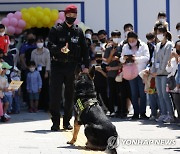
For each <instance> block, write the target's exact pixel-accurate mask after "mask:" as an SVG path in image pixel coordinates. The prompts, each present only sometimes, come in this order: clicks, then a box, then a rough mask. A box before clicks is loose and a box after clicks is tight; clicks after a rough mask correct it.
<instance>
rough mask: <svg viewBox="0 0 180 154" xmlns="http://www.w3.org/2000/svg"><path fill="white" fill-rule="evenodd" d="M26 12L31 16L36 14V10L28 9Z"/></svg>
mask: <svg viewBox="0 0 180 154" xmlns="http://www.w3.org/2000/svg"><path fill="white" fill-rule="evenodd" d="M28 12H29V14H30V15H31V16H34V15H35V14H36V9H35V8H33V7H30V8H29V9H28Z"/></svg>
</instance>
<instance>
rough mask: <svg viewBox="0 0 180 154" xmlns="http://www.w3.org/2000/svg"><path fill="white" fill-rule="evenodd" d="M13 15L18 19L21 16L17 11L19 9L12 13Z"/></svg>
mask: <svg viewBox="0 0 180 154" xmlns="http://www.w3.org/2000/svg"><path fill="white" fill-rule="evenodd" d="M14 17H15V18H16V19H18V20H19V19H21V18H22V13H21V12H19V11H16V12H15V13H14Z"/></svg>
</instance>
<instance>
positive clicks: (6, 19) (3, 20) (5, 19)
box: [1, 18, 9, 26]
mask: <svg viewBox="0 0 180 154" xmlns="http://www.w3.org/2000/svg"><path fill="white" fill-rule="evenodd" d="M1 23H2V24H3V25H4V26H9V19H8V18H3V19H2V21H1Z"/></svg>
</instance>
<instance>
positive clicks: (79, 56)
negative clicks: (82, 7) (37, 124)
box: [48, 22, 89, 127]
mask: <svg viewBox="0 0 180 154" xmlns="http://www.w3.org/2000/svg"><path fill="white" fill-rule="evenodd" d="M66 43H68V49H69V50H70V51H69V52H68V53H66V54H65V53H62V52H61V48H63V47H64V46H65V45H66ZM48 46H49V49H50V53H51V58H52V62H51V78H50V112H51V115H52V122H53V126H55V127H59V125H60V100H61V95H62V84H63V83H64V84H65V92H64V95H65V104H64V117H63V126H65V127H66V126H68V125H69V121H70V119H71V117H72V112H73V95H74V79H75V70H76V68H77V66H78V64H79V63H81V64H84V65H85V67H86V68H88V67H89V54H88V50H87V45H86V41H85V37H84V34H83V32H82V30H81V29H80V28H79V27H78V26H76V25H72V26H71V27H68V26H67V24H66V23H65V22H64V23H62V24H58V25H57V26H54V27H53V28H52V29H51V30H50V33H49V45H48Z"/></svg>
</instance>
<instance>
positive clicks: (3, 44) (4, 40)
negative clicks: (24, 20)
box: [0, 35, 10, 53]
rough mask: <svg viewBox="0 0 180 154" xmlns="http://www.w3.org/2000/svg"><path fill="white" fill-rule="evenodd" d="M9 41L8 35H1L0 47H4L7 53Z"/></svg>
mask: <svg viewBox="0 0 180 154" xmlns="http://www.w3.org/2000/svg"><path fill="white" fill-rule="evenodd" d="M9 43H10V41H9V36H8V35H4V36H0V49H2V50H3V52H4V53H7V50H8V46H9Z"/></svg>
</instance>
